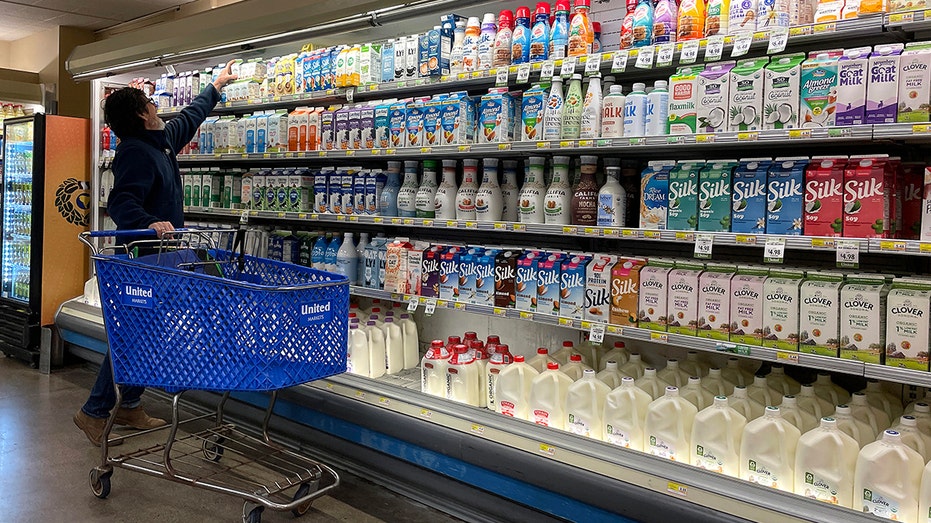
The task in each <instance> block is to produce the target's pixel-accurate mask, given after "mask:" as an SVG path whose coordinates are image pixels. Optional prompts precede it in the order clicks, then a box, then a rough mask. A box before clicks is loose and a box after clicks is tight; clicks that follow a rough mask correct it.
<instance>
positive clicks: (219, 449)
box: [201, 436, 226, 461]
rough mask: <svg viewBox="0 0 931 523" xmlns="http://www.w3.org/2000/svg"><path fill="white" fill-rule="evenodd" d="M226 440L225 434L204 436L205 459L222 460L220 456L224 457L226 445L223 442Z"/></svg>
mask: <svg viewBox="0 0 931 523" xmlns="http://www.w3.org/2000/svg"><path fill="white" fill-rule="evenodd" d="M225 442H226V438H224V437H223V436H210V437H208V438H204V443H203V445H202V446H201V448H202V450H203V451H204V459H206V460H207V461H220V458H222V457H223V450H224V448H225V447H224V446H223V443H225Z"/></svg>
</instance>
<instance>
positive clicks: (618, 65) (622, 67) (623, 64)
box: [611, 49, 630, 73]
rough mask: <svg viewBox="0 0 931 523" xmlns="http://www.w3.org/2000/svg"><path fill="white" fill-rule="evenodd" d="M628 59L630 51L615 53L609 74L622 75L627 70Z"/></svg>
mask: <svg viewBox="0 0 931 523" xmlns="http://www.w3.org/2000/svg"><path fill="white" fill-rule="evenodd" d="M628 58H630V51H628V50H626V49H624V50H623V51H615V52H614V58H613V59H612V60H611V72H612V73H623V72H624V71H626V70H627V59H628Z"/></svg>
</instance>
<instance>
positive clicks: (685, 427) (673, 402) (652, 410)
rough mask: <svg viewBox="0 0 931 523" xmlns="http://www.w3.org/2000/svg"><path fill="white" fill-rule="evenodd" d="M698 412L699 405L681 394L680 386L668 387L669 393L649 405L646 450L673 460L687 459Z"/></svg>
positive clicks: (645, 433) (645, 426)
mask: <svg viewBox="0 0 931 523" xmlns="http://www.w3.org/2000/svg"><path fill="white" fill-rule="evenodd" d="M696 414H698V409H696V408H695V405H692V404H691V403H689V402H688V400H686V399H685V398H682V397H680V396H679V389H678V388H677V387H672V386H668V387H666V394H665V395H664V396H662V397H661V398H659V399H657V400H654V401H653V402H652V403H650V405H649V406H648V407H647V416H646V420H645V421H644V423H643V437H644V440H645V441H644V451H645V452H649V453H650V454H652V455H654V456H659V457H661V458H666V459H669V460H672V461H687V460H688V459H689V449H690V448H691V438H692V424H693V422H694V421H695V415H696Z"/></svg>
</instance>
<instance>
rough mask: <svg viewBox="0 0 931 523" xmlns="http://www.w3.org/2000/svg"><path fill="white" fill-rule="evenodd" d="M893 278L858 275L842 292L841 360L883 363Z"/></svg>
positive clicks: (876, 275)
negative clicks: (888, 303) (890, 289)
mask: <svg viewBox="0 0 931 523" xmlns="http://www.w3.org/2000/svg"><path fill="white" fill-rule="evenodd" d="M891 281H892V277H891V276H887V275H883V274H858V275H850V276H848V277H847V283H846V285H844V287H843V288H841V291H840V300H841V310H840V357H841V358H843V359H848V360H857V361H863V362H866V363H882V359H883V354H884V352H885V347H886V295H887V294H889V287H890V285H889V282H891Z"/></svg>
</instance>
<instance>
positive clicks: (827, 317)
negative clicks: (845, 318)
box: [798, 272, 844, 357]
mask: <svg viewBox="0 0 931 523" xmlns="http://www.w3.org/2000/svg"><path fill="white" fill-rule="evenodd" d="M843 284H844V275H843V274H840V273H831V272H812V273H809V274H808V278H806V279H805V281H804V282H803V283H802V288H801V294H800V303H799V329H800V330H801V332H800V333H799V345H798V350H799V351H800V352H806V353H809V354H820V355H822V356H834V357H837V356H838V350H839V345H840V343H839V339H840V308H841V307H840V289H841V286H842V285H843Z"/></svg>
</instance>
